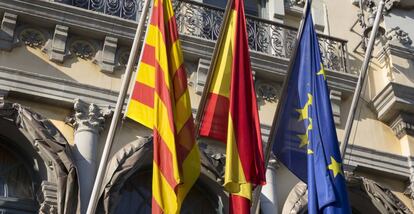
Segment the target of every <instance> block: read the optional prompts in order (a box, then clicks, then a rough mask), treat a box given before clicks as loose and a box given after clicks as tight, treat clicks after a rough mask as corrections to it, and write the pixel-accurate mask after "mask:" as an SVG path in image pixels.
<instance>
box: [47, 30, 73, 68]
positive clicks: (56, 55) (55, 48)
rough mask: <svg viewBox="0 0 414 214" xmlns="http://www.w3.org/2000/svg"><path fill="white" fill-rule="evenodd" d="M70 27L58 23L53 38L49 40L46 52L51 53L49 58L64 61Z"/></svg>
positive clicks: (54, 60)
mask: <svg viewBox="0 0 414 214" xmlns="http://www.w3.org/2000/svg"><path fill="white" fill-rule="evenodd" d="M68 30H69V27H67V26H63V25H56V27H55V32H54V33H53V40H52V41H49V43H51V44H49V45H48V46H49V47H47V48H46V51H45V52H46V53H48V54H49V59H50V60H51V61H53V62H59V63H62V62H63V61H64V59H65V58H66V55H67V50H66V41H67V39H68Z"/></svg>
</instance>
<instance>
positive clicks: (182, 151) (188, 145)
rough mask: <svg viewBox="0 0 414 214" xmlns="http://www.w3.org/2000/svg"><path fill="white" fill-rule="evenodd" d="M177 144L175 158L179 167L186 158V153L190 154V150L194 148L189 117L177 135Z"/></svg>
mask: <svg viewBox="0 0 414 214" xmlns="http://www.w3.org/2000/svg"><path fill="white" fill-rule="evenodd" d="M177 142H178V143H177V147H176V150H177V158H178V163H179V165H180V166H181V165H182V163H183V162H184V160H185V159H186V158H187V155H188V153H190V150H191V149H192V148H193V147H194V146H196V145H195V138H194V122H193V117H191V116H190V117H189V118H188V120H187V122H186V123H185V124H184V126H183V128H182V129H181V131H180V132H179V133H178V134H177Z"/></svg>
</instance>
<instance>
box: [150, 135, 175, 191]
mask: <svg viewBox="0 0 414 214" xmlns="http://www.w3.org/2000/svg"><path fill="white" fill-rule="evenodd" d="M173 158H174V157H173V155H172V154H171V151H170V150H169V149H168V147H167V145H165V142H164V140H163V139H162V138H161V135H159V133H158V131H157V130H156V129H155V128H154V162H155V163H156V164H157V165H158V168H159V169H160V171H161V174H162V175H163V176H164V177H165V180H167V182H168V183H169V184H170V186H171V187H172V188H173V189H175V187H176V186H177V184H178V183H177V181H176V180H175V178H174V170H173V165H172V164H173Z"/></svg>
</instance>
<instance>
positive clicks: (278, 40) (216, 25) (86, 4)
mask: <svg viewBox="0 0 414 214" xmlns="http://www.w3.org/2000/svg"><path fill="white" fill-rule="evenodd" d="M55 1H56V2H62V3H65V4H70V5H73V6H76V7H81V8H85V9H88V10H92V11H97V12H102V13H105V14H108V15H113V16H118V17H121V18H125V19H130V20H137V17H139V15H140V13H141V11H142V5H143V0H55ZM173 5H174V11H175V14H176V19H177V25H178V28H179V31H180V33H181V34H184V35H188V36H194V37H198V38H203V39H208V40H213V41H215V40H217V38H218V35H219V33H220V32H219V31H220V26H221V24H222V21H223V16H224V9H221V8H217V7H213V6H209V5H206V4H202V3H198V2H194V1H191V0H175V1H173ZM246 19H247V20H246V21H247V31H248V36H249V38H248V41H249V46H250V49H251V50H252V51H256V52H259V53H264V54H269V55H272V56H276V57H280V58H286V59H288V58H290V56H291V54H292V50H293V49H294V44H295V41H296V35H297V29H296V28H293V27H290V26H286V25H283V24H279V23H276V22H272V21H269V20H264V19H260V18H257V17H253V16H247V17H246ZM318 38H319V46H320V50H321V54H322V61H323V64H324V66H325V68H326V69H329V70H333V71H337V72H348V71H347V49H346V44H347V42H346V41H345V40H342V39H338V38H333V37H330V36H325V35H318Z"/></svg>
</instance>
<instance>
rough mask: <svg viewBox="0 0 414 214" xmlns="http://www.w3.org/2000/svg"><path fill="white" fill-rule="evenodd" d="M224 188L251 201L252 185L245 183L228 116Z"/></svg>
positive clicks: (231, 122)
mask: <svg viewBox="0 0 414 214" xmlns="http://www.w3.org/2000/svg"><path fill="white" fill-rule="evenodd" d="M224 188H226V190H227V191H228V192H229V193H231V194H235V195H239V196H242V197H245V198H247V199H249V200H251V199H252V185H251V184H250V183H248V182H247V181H246V177H245V175H244V171H243V167H242V164H241V161H240V157H239V152H238V149H237V142H236V138H235V134H234V128H233V120H232V118H231V116H230V114H229V124H228V129H227V145H226V169H225V173H224Z"/></svg>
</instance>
